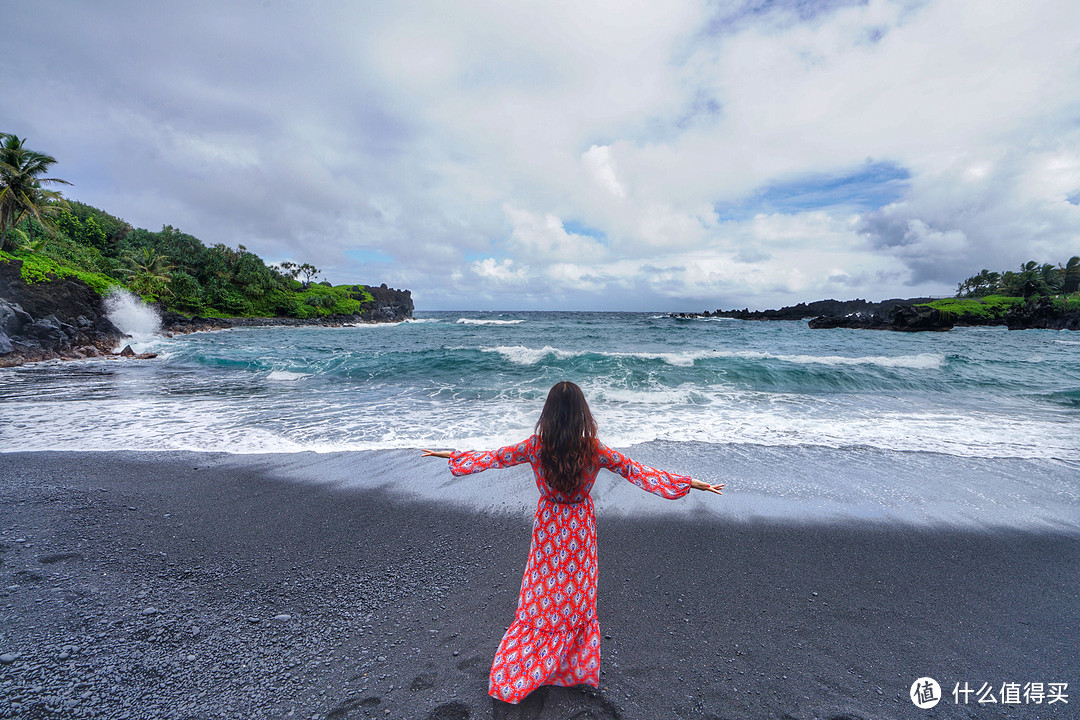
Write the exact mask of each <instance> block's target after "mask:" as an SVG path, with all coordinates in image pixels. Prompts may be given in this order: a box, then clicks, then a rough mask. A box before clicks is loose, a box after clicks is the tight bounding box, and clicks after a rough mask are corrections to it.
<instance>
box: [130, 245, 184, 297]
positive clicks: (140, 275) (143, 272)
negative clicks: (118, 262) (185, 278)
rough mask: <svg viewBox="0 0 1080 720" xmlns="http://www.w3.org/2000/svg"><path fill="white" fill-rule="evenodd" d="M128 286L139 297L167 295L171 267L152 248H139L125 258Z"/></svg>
mask: <svg viewBox="0 0 1080 720" xmlns="http://www.w3.org/2000/svg"><path fill="white" fill-rule="evenodd" d="M125 259H126V260H127V267H126V268H124V273H125V274H126V275H127V279H128V285H129V286H131V289H132V290H134V291H135V292H137V293H139V294H140V295H153V296H155V297H161V296H162V295H168V294H169V280H170V279H171V278H172V271H173V269H174V268H173V266H172V265H170V264H169V258H168V257H166V256H165V255H162V254H160V253H158V251H157V250H155V249H154V248H152V247H141V248H139V249H138V250H135V251H133V252H130V253H128V254H127V256H126V257H125Z"/></svg>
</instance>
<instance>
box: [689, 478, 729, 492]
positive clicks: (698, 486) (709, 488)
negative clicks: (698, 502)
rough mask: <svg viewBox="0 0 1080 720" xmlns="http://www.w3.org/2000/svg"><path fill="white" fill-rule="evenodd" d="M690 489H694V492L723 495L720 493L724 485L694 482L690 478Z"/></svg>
mask: <svg viewBox="0 0 1080 720" xmlns="http://www.w3.org/2000/svg"><path fill="white" fill-rule="evenodd" d="M690 487H692V488H694V489H695V490H705V491H706V492H714V493H716V494H717V495H723V494H724V493H722V492H720V491H721V490H722V489H723V487H724V483H719V484H717V485H710V484H709V483H707V482H702V481H701V480H695V479H693V478H691V479H690Z"/></svg>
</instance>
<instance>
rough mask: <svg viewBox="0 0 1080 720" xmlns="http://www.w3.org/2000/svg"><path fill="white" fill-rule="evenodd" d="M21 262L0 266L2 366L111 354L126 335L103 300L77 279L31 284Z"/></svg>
mask: <svg viewBox="0 0 1080 720" xmlns="http://www.w3.org/2000/svg"><path fill="white" fill-rule="evenodd" d="M21 271H22V261H21V260H11V261H9V262H0V367H6V366H10V365H21V364H23V363H27V362H34V361H37V360H49V359H55V358H66V359H74V358H85V357H95V356H98V355H103V354H108V353H111V352H112V350H113V349H114V348H115V347H116V346H117V345H118V344H119V343H120V342H121V341H122V340H123V339H124V337H125V335H124V333H122V332H120V330H119V329H118V328H117V327H116V326H115V325H113V324H112V322H111V321H110V320H109V318H107V317H106V316H105V303H104V301H103V300H102V298H101V296H100V295H98V294H97V293H96V292H94V291H93V290H92V289H90V287H89V286H88V285H87V284H86V283H84V282H82V281H81V280H78V279H76V278H61V279H58V280H55V281H53V282H44V283H32V284H27V283H26V282H24V281H23V279H22V275H21Z"/></svg>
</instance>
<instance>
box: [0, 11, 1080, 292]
mask: <svg viewBox="0 0 1080 720" xmlns="http://www.w3.org/2000/svg"><path fill="white" fill-rule="evenodd" d="M5 26H6V28H7V29H8V32H7V33H6V40H5V43H4V45H3V46H2V47H0V60H2V61H3V63H4V65H5V68H8V71H6V72H5V73H3V75H2V76H0V92H3V94H4V96H5V97H8V98H17V101H15V102H7V103H4V104H3V105H2V106H0V129H2V130H4V131H9V132H16V133H18V134H19V135H20V136H29V142H28V144H29V146H31V147H34V148H36V149H41V150H45V151H48V152H49V153H51V154H53V155H55V156H56V157H57V158H58V159H59V161H60V162H59V164H58V165H57V174H58V175H59V176H60V177H64V178H65V179H68V180H70V181H72V182H74V183H75V186H74V187H73V188H70V190H69V192H68V195H69V196H71V197H75V198H77V199H80V200H83V201H86V202H90V203H91V204H94V205H98V206H100V207H103V208H104V209H106V210H109V211H111V212H113V213H115V214H118V215H121V216H122V217H124V218H125V219H127V220H128V221H130V222H132V223H134V224H137V225H142V226H146V227H150V228H156V227H159V226H160V225H162V224H165V223H168V224H172V225H174V226H180V227H182V228H183V229H184V230H185V231H187V232H191V233H193V234H195V235H197V236H198V237H200V238H202V239H203V240H204V241H206V242H209V243H214V242H224V243H227V244H230V245H233V246H235V245H236V244H240V243H243V244H244V245H246V246H247V247H249V248H251V249H253V250H254V251H256V252H258V253H259V254H261V255H262V256H263V257H264V258H266V259H267V260H271V261H273V260H277V259H281V258H284V257H290V258H295V259H301V260H305V259H306V260H310V261H312V262H315V264H317V265H318V266H319V267H321V268H323V269H324V270H325V274H326V275H327V276H328V277H330V278H331V279H332V280H334V281H335V282H345V281H350V282H351V281H360V282H383V281H385V282H387V283H389V284H391V285H396V286H405V287H409V288H411V289H413V290H414V297H415V298H416V301H417V305H418V307H420V308H438V307H446V308H465V307H478V304H479V305H483V306H485V307H493V308H500V307H555V306H558V307H565V308H579V309H618V308H636V309H649V308H674V309H678V304H679V303H697V304H701V303H709V304H711V305H712V306H716V305H718V304H724V305H739V306H745V305H749V306H752V307H765V306H768V305H777V304H787V303H793V302H798V301H800V300H813V299H817V298H818V297H821V296H826V295H829V294H838V295H844V296H850V295H860V296H868V297H881V296H884V295H900V294H905V293H907V294H924V293H925V294H946V293H949V292H951V291H952V289H953V288H954V287H955V283H956V282H957V281H958V280H960V279H963V277H966V276H967V275H969V274H971V273H972V272H975V271H977V270H978V269H980V268H981V267H989V268H993V269H1004V268H1008V267H1014V266H1015V265H1017V264H1018V263H1019V262H1022V261H1024V260H1027V259H1038V260H1047V261H1055V262H1056V261H1058V260H1063V259H1064V258H1067V257H1068V256H1070V255H1073V254H1077V252H1080V248H1078V247H1076V238H1077V237H1080V205H1078V204H1077V202H1076V198H1077V197H1080V129H1078V128H1077V126H1076V118H1077V117H1080V93H1078V91H1077V89H1076V88H1078V87H1080V82H1078V81H1080V52H1078V51H1077V50H1078V47H1080V43H1078V41H1077V40H1076V38H1075V28H1076V27H1077V26H1080V5H1077V4H1076V3H1073V2H1068V1H1067V0H1060V1H1055V0H1045V1H1043V2H1038V3H1028V2H1020V1H1019V0H1012V1H1007V2H999V3H993V4H986V3H981V2H977V1H976V0H925V1H919V2H915V1H910V0H895V1H892V0H869V1H867V2H846V1H836V2H818V3H806V2H801V0H790V1H787V2H763V1H762V2H759V1H758V0H747V1H745V2H744V1H738V2H735V1H731V2H708V1H707V0H684V1H680V2H673V3H663V4H647V3H646V4H640V5H639V4H634V5H627V4H625V3H615V2H582V3H573V4H569V5H567V4H565V3H555V2H537V3H529V4H525V5H522V4H514V3H510V4H507V3H501V2H495V1H494V0H490V1H489V0H478V1H476V2H470V3H439V2H420V3H408V4H399V3H377V2H327V3H320V4H318V5H316V6H312V7H311V8H307V9H305V10H304V11H302V12H301V11H300V10H299V9H298V8H296V7H294V6H292V5H290V4H289V3H287V2H269V3H262V4H257V5H251V6H248V5H239V4H228V3H225V4H222V3H210V2H208V1H206V0H193V2H191V3H187V4H185V5H184V6H182V7H181V6H174V5H168V4H165V5H160V4H152V3H138V2H116V3H107V4H101V3H92V2H89V1H88V0H86V1H84V2H71V3H65V4H64V5H63V6H59V5H55V4H47V3H46V4H42V3H33V4H24V5H21V6H18V7H15V8H13V9H11V10H10V11H9V12H8V13H7V14H6V16H5ZM373 258H375V260H373Z"/></svg>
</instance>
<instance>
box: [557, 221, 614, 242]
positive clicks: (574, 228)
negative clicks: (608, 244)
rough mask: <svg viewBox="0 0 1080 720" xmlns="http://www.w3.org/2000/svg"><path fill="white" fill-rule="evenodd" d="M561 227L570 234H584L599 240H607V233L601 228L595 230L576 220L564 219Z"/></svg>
mask: <svg viewBox="0 0 1080 720" xmlns="http://www.w3.org/2000/svg"><path fill="white" fill-rule="evenodd" d="M563 229H564V230H566V232H567V233H568V234H570V235H585V236H586V237H591V238H594V239H596V240H598V241H600V242H604V241H606V240H607V233H605V232H604V231H603V230H597V229H596V228H591V227H589V226H588V225H584V224H582V223H579V222H578V221H576V220H566V221H564V222H563Z"/></svg>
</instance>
